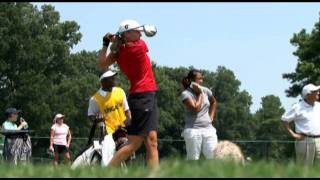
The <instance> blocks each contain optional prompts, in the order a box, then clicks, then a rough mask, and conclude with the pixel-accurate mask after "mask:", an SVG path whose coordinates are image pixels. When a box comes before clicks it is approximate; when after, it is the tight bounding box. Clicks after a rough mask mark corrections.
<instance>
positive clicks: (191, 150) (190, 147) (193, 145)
mask: <svg viewBox="0 0 320 180" xmlns="http://www.w3.org/2000/svg"><path fill="white" fill-rule="evenodd" d="M181 136H182V137H184V140H185V143H186V150H187V159H188V160H198V159H199V158H200V153H201V149H202V153H203V155H204V156H205V158H206V159H213V151H214V149H215V147H216V146H217V144H218V137H217V134H216V129H215V128H201V129H194V128H187V129H185V130H184V131H183V132H182V134H181Z"/></svg>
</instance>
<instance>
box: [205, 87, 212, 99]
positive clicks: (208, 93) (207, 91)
mask: <svg viewBox="0 0 320 180" xmlns="http://www.w3.org/2000/svg"><path fill="white" fill-rule="evenodd" d="M203 91H204V93H205V94H206V95H207V96H208V98H210V97H212V96H213V94H212V91H211V90H210V89H209V88H206V87H205V88H204V89H203Z"/></svg>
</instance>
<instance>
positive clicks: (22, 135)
mask: <svg viewBox="0 0 320 180" xmlns="http://www.w3.org/2000/svg"><path fill="white" fill-rule="evenodd" d="M1 133H2V134H3V135H5V139H4V147H3V159H4V160H5V161H7V162H9V163H12V164H14V165H18V164H19V163H28V162H30V159H31V155H32V145H31V139H30V136H29V135H28V134H27V133H28V131H27V130H20V131H16V130H6V131H1Z"/></svg>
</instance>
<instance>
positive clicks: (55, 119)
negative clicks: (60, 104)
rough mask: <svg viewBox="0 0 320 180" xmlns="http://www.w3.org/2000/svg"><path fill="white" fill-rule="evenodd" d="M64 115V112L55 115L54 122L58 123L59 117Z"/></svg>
mask: <svg viewBox="0 0 320 180" xmlns="http://www.w3.org/2000/svg"><path fill="white" fill-rule="evenodd" d="M62 117H64V115H63V114H60V113H59V114H57V115H56V116H55V117H54V119H53V123H56V122H57V119H59V118H62Z"/></svg>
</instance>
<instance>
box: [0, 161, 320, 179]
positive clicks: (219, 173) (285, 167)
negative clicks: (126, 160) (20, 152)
mask: <svg viewBox="0 0 320 180" xmlns="http://www.w3.org/2000/svg"><path fill="white" fill-rule="evenodd" d="M319 169H320V166H319V165H317V166H314V167H306V166H298V165H297V164H295V163H293V162H287V163H274V162H262V161H261V162H251V163H249V164H246V165H237V164H234V163H232V162H221V161H198V162H189V161H185V160H178V159H177V160H162V161H161V165H160V167H159V168H157V169H153V170H151V169H148V168H147V167H145V166H142V165H141V164H140V165H136V166H134V165H133V166H130V167H128V168H127V169H121V168H119V169H112V168H101V167H97V166H95V167H86V168H79V169H76V170H71V169H70V167H67V166H60V167H57V168H54V167H52V166H51V165H48V164H46V165H40V164H38V165H28V166H18V167H12V166H8V165H3V164H2V165H1V167H0V177H99V178H100V177H135V178H137V177H194V178H196V177H288V178H289V177H292V178H296V177H320V171H319Z"/></svg>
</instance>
